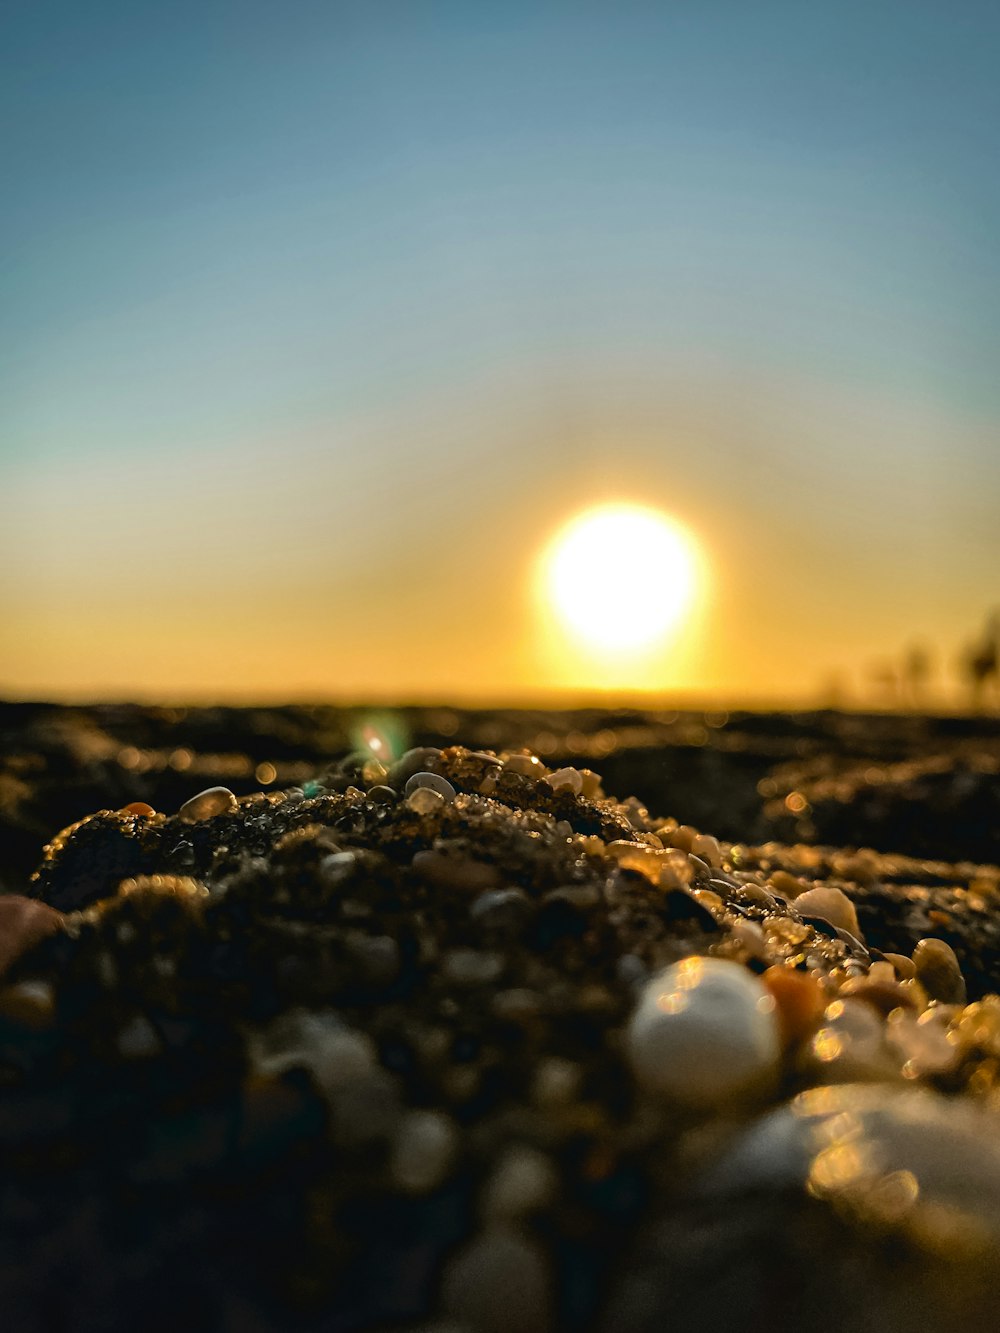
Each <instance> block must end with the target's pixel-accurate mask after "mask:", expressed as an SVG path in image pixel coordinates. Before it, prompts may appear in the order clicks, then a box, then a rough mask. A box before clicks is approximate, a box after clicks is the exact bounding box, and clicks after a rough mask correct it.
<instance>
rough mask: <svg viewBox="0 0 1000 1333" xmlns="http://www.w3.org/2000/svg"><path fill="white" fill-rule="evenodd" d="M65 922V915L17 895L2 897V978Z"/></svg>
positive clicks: (0, 932)
mask: <svg viewBox="0 0 1000 1333" xmlns="http://www.w3.org/2000/svg"><path fill="white" fill-rule="evenodd" d="M62 922H63V914H62V912H57V911H56V909H55V908H54V907H50V906H49V905H48V903H42V902H39V901H38V900H37V899H36V898H25V897H22V896H21V895H20V894H17V893H9V894H4V895H3V896H0V976H2V975H3V973H4V972H6V971H7V969H8V968H9V967H10V966H11V964H12V963H15V962H16V961H17V960H18V959H19V958H20V957H21V956H22V954H26V953H27V952H28V950H29V949H33V948H34V946H35V945H36V944H38V943H39V942H40V941H41V940H44V939H45V938H46V936H48V935H53V934H55V932H56V931H57V930H58V929H59V928H60V926H61V925H62Z"/></svg>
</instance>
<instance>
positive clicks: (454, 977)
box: [441, 949, 503, 986]
mask: <svg viewBox="0 0 1000 1333" xmlns="http://www.w3.org/2000/svg"><path fill="white" fill-rule="evenodd" d="M441 971H442V973H443V975H444V976H445V977H446V978H447V979H448V981H450V982H452V983H453V984H454V985H456V986H488V985H490V983H491V982H494V981H496V979H497V977H499V975H500V973H501V972H502V971H503V958H502V956H501V955H500V954H497V953H487V952H481V951H480V950H479V949H451V950H449V952H448V953H446V954H445V956H444V959H443V961H442V964H441Z"/></svg>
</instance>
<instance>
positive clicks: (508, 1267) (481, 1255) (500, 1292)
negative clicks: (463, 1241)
mask: <svg viewBox="0 0 1000 1333" xmlns="http://www.w3.org/2000/svg"><path fill="white" fill-rule="evenodd" d="M442 1304H443V1305H444V1308H445V1310H446V1311H447V1312H448V1313H449V1314H450V1315H453V1316H454V1317H455V1318H456V1319H459V1320H460V1321H462V1323H463V1325H465V1326H466V1327H467V1328H468V1329H469V1330H470V1331H471V1333H549V1330H550V1329H551V1328H552V1281H551V1275H550V1273H549V1269H548V1264H547V1262H546V1260H545V1256H544V1255H543V1253H542V1251H541V1250H540V1249H539V1247H538V1246H537V1245H536V1244H535V1243H534V1242H533V1241H531V1240H529V1239H528V1237H527V1236H523V1235H521V1234H520V1232H517V1231H513V1230H509V1229H508V1228H506V1227H500V1226H490V1227H487V1228H486V1230H484V1231H481V1232H480V1233H479V1235H478V1236H476V1237H475V1238H474V1239H473V1240H472V1241H471V1242H469V1244H467V1245H466V1246H465V1247H464V1248H463V1249H462V1250H460V1251H459V1253H458V1254H457V1255H456V1256H455V1257H454V1258H453V1259H452V1260H451V1262H450V1263H449V1264H448V1267H447V1268H446V1270H445V1274H444V1283H443V1287H442Z"/></svg>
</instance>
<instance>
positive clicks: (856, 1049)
mask: <svg viewBox="0 0 1000 1333" xmlns="http://www.w3.org/2000/svg"><path fill="white" fill-rule="evenodd" d="M801 1063H802V1066H803V1067H804V1068H805V1069H806V1070H807V1072H808V1073H809V1074H810V1075H811V1077H812V1078H813V1079H814V1080H815V1081H817V1082H822V1083H856V1082H860V1081H871V1082H882V1081H888V1082H892V1081H894V1080H898V1079H900V1078H901V1077H902V1064H903V1062H902V1059H901V1058H900V1057H899V1055H898V1053H897V1052H896V1051H895V1050H893V1049H892V1048H890V1046H889V1045H888V1043H887V1041H886V1028H885V1023H884V1021H883V1019H882V1018H881V1017H880V1016H879V1015H878V1014H877V1013H876V1011H875V1009H874V1008H872V1007H871V1006H870V1005H868V1004H866V1003H865V1002H864V1001H862V1000H856V999H851V998H847V999H843V1000H834V1002H833V1003H832V1004H831V1005H829V1006H828V1007H827V1010H826V1013H825V1015H824V1017H823V1026H822V1027H821V1028H820V1029H819V1031H818V1032H817V1033H816V1035H815V1037H813V1039H812V1041H811V1042H810V1043H809V1045H808V1047H807V1048H806V1049H805V1050H804V1052H803V1057H802V1061H801Z"/></svg>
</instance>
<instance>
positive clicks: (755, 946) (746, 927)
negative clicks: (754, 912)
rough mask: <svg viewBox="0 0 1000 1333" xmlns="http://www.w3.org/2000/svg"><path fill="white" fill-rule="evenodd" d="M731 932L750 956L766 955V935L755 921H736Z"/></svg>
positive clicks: (764, 956) (763, 956)
mask: <svg viewBox="0 0 1000 1333" xmlns="http://www.w3.org/2000/svg"><path fill="white" fill-rule="evenodd" d="M731 934H732V937H733V939H734V940H737V941H738V942H739V943H740V944H741V945H742V946H743V948H744V949H745V950H746V951H747V954H748V955H749V956H750V957H751V958H766V957H767V937H766V935H765V934H764V932H763V931H762V930H761V928H760V926H758V924H757V922H756V921H743V920H739V921H736V922H735V923H734V924H733V928H732V931H731Z"/></svg>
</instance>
